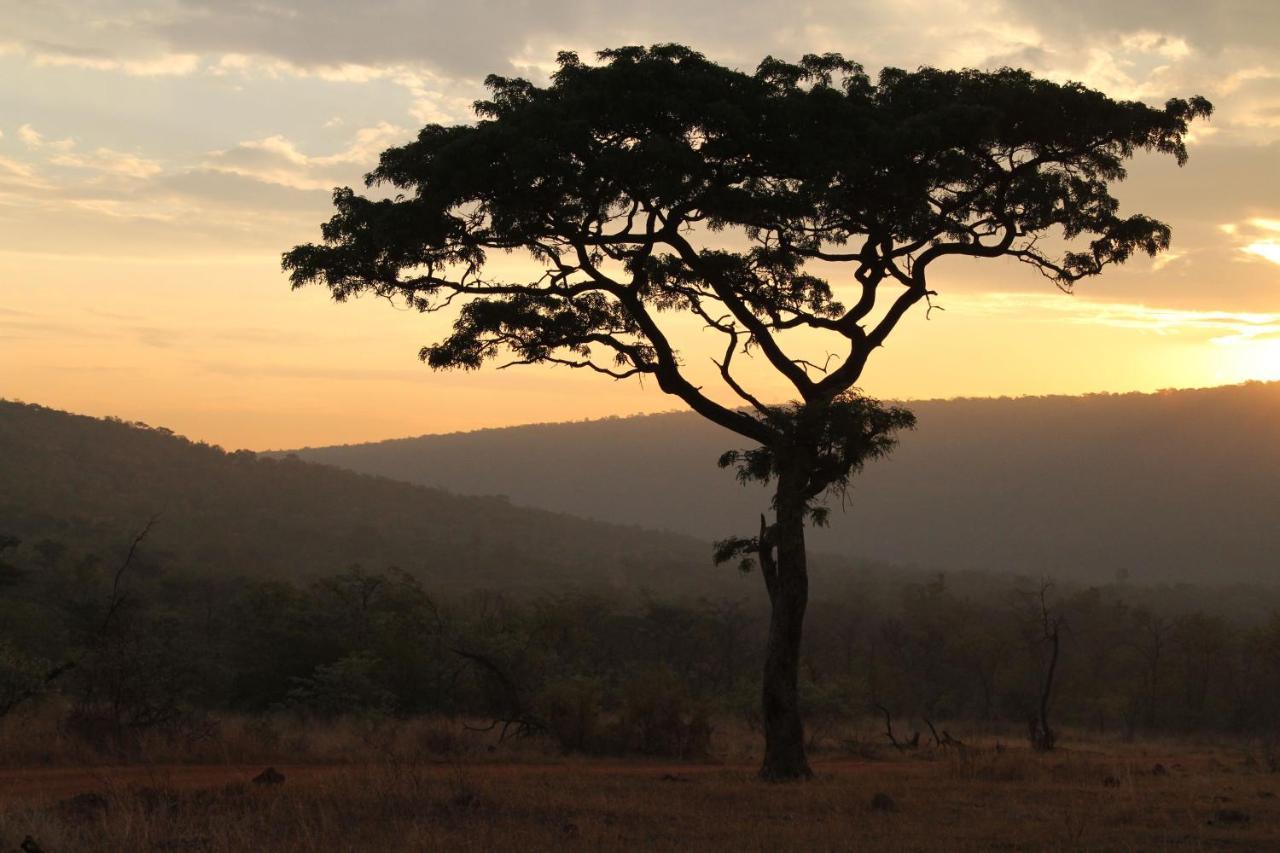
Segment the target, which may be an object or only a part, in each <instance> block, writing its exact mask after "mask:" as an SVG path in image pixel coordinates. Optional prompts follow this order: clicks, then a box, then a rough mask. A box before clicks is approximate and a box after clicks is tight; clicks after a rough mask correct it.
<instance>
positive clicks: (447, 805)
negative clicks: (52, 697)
mask: <svg viewBox="0 0 1280 853" xmlns="http://www.w3.org/2000/svg"><path fill="white" fill-rule="evenodd" d="M875 740H876V736H875V734H874V730H873V727H872V725H871V724H870V723H868V725H867V727H866V728H865V731H863V732H862V733H861V734H859V735H857V736H856V737H854V738H851V739H849V740H847V741H844V742H840V743H837V742H834V741H833V742H831V743H829V744H828V746H827V748H826V749H824V750H822V751H820V752H819V753H818V754H816V755H815V763H814V766H815V770H816V771H817V778H815V779H814V780H813V781H811V782H807V783H803V784H795V785H765V784H762V783H759V782H757V781H755V779H754V778H753V775H752V771H753V769H754V767H753V765H754V761H753V758H752V756H751V755H750V750H751V748H752V745H753V743H754V741H753V740H752V739H751V738H750V736H749V734H748V733H745V732H735V733H733V734H732V736H728V735H726V734H722V735H721V737H720V738H719V740H718V741H717V743H718V746H719V747H720V749H721V754H720V755H719V756H718V758H717V759H715V760H713V761H707V762H702V763H679V764H676V763H671V762H662V763H659V762H653V761H646V760H640V759H637V760H627V761H619V760H604V759H600V760H596V759H582V758H562V757H559V756H556V755H554V754H552V753H550V752H549V751H548V750H547V748H546V746H545V745H540V744H537V743H532V742H527V741H526V742H523V743H521V744H519V745H517V746H515V747H509V746H502V747H498V748H495V749H492V750H490V749H489V745H488V743H489V742H487V741H483V740H480V739H479V737H478V736H469V737H461V736H459V735H458V733H457V729H456V728H454V727H450V726H448V725H446V724H444V723H424V722H417V723H382V724H379V725H360V724H355V723H352V724H345V725H337V726H334V725H329V726H319V725H313V726H306V727H302V726H298V725H297V724H285V723H281V724H280V725H278V726H276V725H267V724H263V723H261V722H257V723H253V722H250V723H246V722H244V721H228V722H226V723H224V724H223V726H222V727H221V729H220V730H219V731H218V732H216V733H213V734H209V735H208V736H206V737H204V738H203V739H201V740H200V741H198V742H196V743H186V744H172V743H166V742H163V741H159V740H157V741H155V742H150V743H143V744H137V745H135V747H134V749H133V750H132V753H131V756H130V758H129V759H128V761H122V760H121V759H120V758H119V757H118V756H117V757H110V756H107V755H104V754H102V753H100V752H93V751H90V750H88V749H87V748H86V747H83V746H82V745H78V744H73V743H71V742H70V741H68V740H67V739H66V738H65V737H64V736H62V735H61V734H59V733H57V732H56V731H54V730H52V729H50V728H49V727H47V726H45V727H42V726H41V725H40V722H39V721H38V720H35V721H33V720H27V721H9V722H8V723H6V724H5V726H3V727H0V759H3V762H4V769H3V770H0V851H13V850H17V849H19V845H20V844H21V843H22V841H23V840H24V839H25V838H26V837H27V836H31V837H32V838H33V839H34V840H35V841H36V842H37V843H38V844H39V846H40V848H41V849H43V850H46V851H49V853H71V851H86V853H88V851H111V853H119V851H302V850H324V851H373V850H376V851H394V850H459V851H466V850H575V849H577V850H592V851H595V850H637V849H639V850H676V849H694V850H761V851H765V850H769V851H773V850H806V851H808V850H813V851H820V850H893V851H897V850H947V851H967V850H973V851H980V850H981V851H986V850H1064V851H1066V850H1071V851H1075V850H1098V851H1102V850H1114V851H1130V850H1220V849H1234V850H1280V798H1278V796H1277V795H1280V774H1275V773H1272V772H1269V769H1268V766H1269V763H1268V759H1269V758H1272V759H1273V758H1274V756H1273V755H1271V754H1269V753H1268V754H1264V751H1263V750H1261V749H1259V748H1257V745H1251V744H1248V743H1244V742H1240V743H1228V742H1221V743H1217V744H1213V743H1175V742H1148V743H1138V744H1123V743H1118V742H1112V741H1104V740H1094V741H1087V740H1083V739H1081V738H1078V737H1071V736H1069V737H1066V738H1064V741H1065V743H1064V746H1063V747H1062V748H1061V749H1060V750H1059V751H1057V752H1055V753H1053V754H1050V755H1037V754H1034V753H1032V752H1030V751H1029V750H1027V749H1025V748H1024V747H1022V746H1021V745H1020V744H1017V743H1014V742H1012V741H1008V740H1005V741H1004V742H1003V743H1004V744H1005V745H1003V746H1001V748H1000V749H997V746H996V744H997V743H998V742H999V741H997V740H995V739H994V738H991V737H987V738H975V739H974V741H973V744H972V745H970V746H968V747H966V748H964V749H956V748H950V749H946V750H930V749H927V748H921V749H920V750H918V751H916V752H913V753H906V754H898V753H895V752H893V751H892V750H884V749H883V748H881V747H878V746H875V745H874V744H875ZM724 744H728V746H725V745H724ZM179 748H180V749H181V751H180V752H179V751H178V750H179ZM268 762H269V763H270V764H271V765H273V766H275V767H276V768H277V769H278V770H279V771H280V772H281V773H282V774H283V775H284V777H285V779H284V781H283V782H282V783H279V784H274V785H266V784H255V783H254V782H252V781H251V780H252V779H253V778H254V777H255V776H256V775H258V774H259V772H260V771H262V770H263V768H264V766H266V765H267V763H268ZM878 794H885V795H888V799H889V800H890V801H891V803H890V804H888V805H887V807H886V806H885V804H882V805H881V807H876V806H873V799H875V798H876V795H878Z"/></svg>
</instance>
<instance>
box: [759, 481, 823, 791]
mask: <svg viewBox="0 0 1280 853" xmlns="http://www.w3.org/2000/svg"><path fill="white" fill-rule="evenodd" d="M801 482H803V480H802V479H801V478H800V477H799V476H797V475H794V474H788V473H783V474H782V475H781V476H780V477H779V479H778V491H777V496H776V498H775V511H776V517H777V520H776V523H775V525H774V527H773V530H772V532H771V535H770V537H769V539H770V540H771V541H770V542H768V543H767V545H764V546H762V548H761V555H762V557H764V556H766V553H767V552H771V551H772V550H773V548H775V547H776V549H777V558H776V561H775V560H774V559H773V558H772V555H771V554H768V560H767V562H766V561H765V560H763V559H762V564H763V565H762V570H763V574H764V577H765V586H766V587H767V589H768V591H769V603H770V605H771V613H770V618H769V641H768V645H767V647H766V649H765V663H764V689H763V696H762V699H763V706H762V707H763V712H764V738H765V751H764V764H763V766H761V768H760V778H762V779H765V780H766V781H770V782H786V781H792V780H796V779H807V778H809V777H811V776H812V775H813V771H812V770H810V769H809V761H808V758H807V757H806V756H805V749H804V724H803V722H802V721H801V719H800V702H799V690H798V681H799V671H800V640H801V636H802V633H803V627H804V614H805V608H806V607H807V606H808V603H809V572H808V565H807V560H806V554H805V542H804V510H805V504H804V497H803V494H802V492H801V490H800V483H801Z"/></svg>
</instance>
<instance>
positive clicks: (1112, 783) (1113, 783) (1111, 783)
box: [1102, 776, 1120, 788]
mask: <svg viewBox="0 0 1280 853" xmlns="http://www.w3.org/2000/svg"><path fill="white" fill-rule="evenodd" d="M1102 784H1103V785H1105V786H1106V787H1108V788H1119V787H1120V780H1119V779H1117V778H1116V777H1114V776H1108V777H1107V778H1105V779H1103V780H1102Z"/></svg>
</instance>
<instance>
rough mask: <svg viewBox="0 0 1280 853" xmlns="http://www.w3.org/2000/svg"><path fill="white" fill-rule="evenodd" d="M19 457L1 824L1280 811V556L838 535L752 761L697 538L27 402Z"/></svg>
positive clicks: (1084, 820) (91, 832) (587, 842)
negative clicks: (792, 778)
mask: <svg viewBox="0 0 1280 853" xmlns="http://www.w3.org/2000/svg"><path fill="white" fill-rule="evenodd" d="M0 483H3V486H4V488H0V605H2V606H0V851H13V850H16V849H23V850H24V853H36V851H40V850H44V851H48V852H49V853H72V851H76V852H77V853H78V851H89V853H93V851H112V853H115V851H153V850H154V851H177V850H192V851H250V850H252V851H295V850H297V851H301V850H335V851H341V850H352V851H363V850H415V849H417V850H545V849H583V850H630V849H659V850H661V849H696V850H743V849H747V850H857V849H869V850H932V849H951V850H991V849H1007V850H1028V849H1036V850H1038V849H1045V850H1117V851H1122V850H1200V849H1209V848H1213V849H1217V848H1222V847H1227V848H1234V849H1242V850H1266V849H1280V804H1278V803H1277V800H1276V797H1277V796H1280V738H1278V737H1277V723H1276V721H1277V720H1280V592H1278V591H1277V589H1276V587H1274V585H1268V584H1264V583H1256V584H1252V585H1245V584H1240V583H1230V582H1229V581H1228V580H1226V579H1224V580H1223V581H1222V582H1220V583H1217V584H1210V583H1209V582H1204V583H1198V584H1191V583H1165V584H1144V583H1141V582H1138V581H1136V580H1131V579H1129V578H1127V577H1123V576H1117V577H1116V578H1115V579H1114V580H1111V581H1108V582H1106V583H1097V584H1086V583H1083V582H1081V581H1079V580H1074V581H1073V580H1071V579H1070V578H1060V579H1055V578H1054V577H1052V576H1048V577H1046V576H1045V575H1044V574H1041V573H1037V574H1038V575H1039V576H1034V575H1033V576H1016V575H1008V574H1001V573H998V572H964V571H961V572H949V573H941V572H934V571H929V570H927V569H925V568H924V567H917V568H914V569H908V568H902V567H895V566H890V565H883V564H879V565H877V564H870V563H864V562H858V561H856V560H853V559H852V558H850V557H848V556H847V555H845V556H836V557H832V556H830V555H819V556H818V557H816V558H815V596H814V599H813V601H812V602H811V603H810V606H809V612H808V616H807V624H806V634H805V643H804V646H803V649H802V656H801V669H800V674H799V687H800V691H801V699H802V707H803V710H804V715H805V723H806V733H807V736H808V739H809V741H810V744H809V745H810V753H811V757H812V760H813V769H814V770H815V772H816V776H815V778H814V779H813V780H811V781H808V782H803V783H798V784H791V785H766V784H764V783H761V782H759V781H757V779H756V771H757V769H758V768H759V767H760V764H761V747H762V741H763V737H762V731H761V719H760V671H761V657H762V650H763V649H764V647H765V640H766V637H767V634H768V630H769V620H768V614H767V609H766V608H765V607H764V606H763V602H762V600H761V598H762V589H761V587H762V584H760V580H759V577H758V576H757V575H756V574H749V575H745V576H744V575H741V574H740V573H739V572H737V571H735V569H734V568H733V567H730V566H723V567H719V568H716V567H714V566H712V565H711V560H710V552H711V546H710V543H707V542H700V541H698V540H696V539H693V538H691V537H684V536H678V535H674V534H664V533H653V532H650V531H645V530H643V529H641V528H638V527H630V528H628V527H622V526H617V525H607V524H603V523H599V522H590V521H585V520H581V519H574V518H572V517H570V516H564V515H558V514H555V513H551V512H546V511H536V510H530V509H525V508H521V507H519V506H517V505H513V504H511V503H510V502H507V501H504V500H502V499H498V498H460V497H458V496H456V495H451V494H449V493H447V492H442V491H437V490H430V489H425V488H422V487H420V486H413V485H409V484H406V483H396V482H394V481H391V480H386V479H379V478H374V477H369V476H364V475H358V474H355V473H351V472H346V471H341V470H338V469H335V468H328V467H326V466H323V465H319V464H315V463H309V462H305V461H302V460H299V459H282V460H277V459H269V458H259V457H256V456H255V455H254V454H251V453H243V452H242V453H226V452H224V451H222V450H221V449H218V448H214V447H209V446H207V445H200V444H196V443H192V442H188V441H186V440H184V439H181V438H179V437H177V436H173V435H170V434H168V433H167V432H166V431H164V430H158V429H154V428H149V427H145V426H143V425H138V424H127V423H123V422H119V421H101V420H95V419H91V418H80V417H75V416H70V415H66V414H63V413H57V412H52V411H51V410H47V409H41V408H40V407H35V406H25V405H18V404H3V405H0ZM1030 565H1035V564H1034V563H1032V564H1030ZM1046 715H1047V718H1046ZM886 717H887V718H888V719H889V721H890V723H891V725H892V730H893V732H894V738H893V739H891V738H890V737H889V733H888V731H886ZM1029 722H1031V723H1035V724H1037V725H1040V724H1048V726H1051V728H1052V730H1053V733H1054V734H1055V735H1056V737H1055V738H1053V739H1052V740H1056V743H1051V744H1048V745H1049V746H1052V747H1053V748H1052V749H1051V750H1047V751H1035V750H1033V749H1032V748H1031V746H1030V743H1029V738H1028V723H1029ZM477 728H478V729H482V731H476V730H474V729H477ZM1044 728H1045V726H1044V725H1041V729H1044ZM935 730H936V732H937V736H936V737H935V735H934V732H935ZM504 731H505V734H506V735H507V736H506V737H503V733H504ZM917 731H918V732H920V735H919V736H918V738H917V737H916V735H915V732H917ZM948 732H949V734H948ZM895 740H896V744H897V745H895V743H894V741H895ZM939 741H943V742H947V745H946V746H942V745H941V744H940V743H939ZM951 741H960V742H962V744H960V743H953V742H951ZM913 744H914V746H913ZM1045 745H1046V744H1043V743H1042V744H1041V746H1045ZM268 768H274V773H278V774H280V776H281V777H283V778H277V779H275V784H268V783H266V782H267V781H269V779H264V782H263V783H259V782H255V781H254V780H255V779H258V778H260V777H263V774H264V771H266V770H267V769H268ZM271 776H273V774H266V777H271ZM878 795H882V796H878ZM28 839H30V840H29V841H28ZM24 843H25V844H26V847H25V848H21V845H23V844H24Z"/></svg>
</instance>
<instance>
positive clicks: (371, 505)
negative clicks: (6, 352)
mask: <svg viewBox="0 0 1280 853" xmlns="http://www.w3.org/2000/svg"><path fill="white" fill-rule="evenodd" d="M157 513H158V514H159V515H160V518H159V521H158V522H157V524H156V526H155V528H154V530H153V531H152V533H151V535H150V536H149V537H148V539H147V542H146V547H145V551H146V554H147V559H148V561H149V562H151V563H152V564H155V565H159V566H163V567H165V568H167V569H175V570H190V571H197V572H211V573H219V574H237V575H241V574H243V575H253V576H257V577H266V578H271V577H278V578H285V577H300V576H301V577H305V576H312V575H318V574H332V573H335V572H338V571H341V570H343V569H345V568H347V567H349V566H350V565H352V564H354V563H360V564H363V565H364V566H365V567H367V568H369V569H371V570H381V569H385V568H387V567H389V566H398V567H400V568H403V569H405V570H406V571H410V572H412V573H414V574H416V575H418V576H419V577H421V578H422V579H423V580H424V581H426V582H427V583H428V584H429V585H430V588H432V589H435V590H442V589H444V590H447V589H455V590H457V589H474V588H488V589H514V590H528V589H533V588H546V587H548V586H556V585H564V584H580V585H589V586H606V587H610V588H615V589H619V588H628V589H633V590H634V589H640V588H649V589H653V590H655V591H664V592H667V593H689V592H696V591H699V590H708V589H713V588H714V589H718V590H721V591H725V590H732V591H742V592H744V593H750V594H755V593H756V587H757V586H758V584H759V581H758V579H742V578H740V577H738V576H736V574H735V573H734V572H733V571H732V570H729V569H727V568H724V567H721V568H716V567H713V566H712V565H711V561H710V554H711V548H710V545H709V544H707V543H706V542H699V541H697V540H695V539H692V538H690V537H687V536H682V535H677V534H672V533H654V532H651V531H644V530H640V529H638V528H635V527H624V526H618V525H610V524H604V523H601V522H596V521H584V520H582V519H577V518H572V517H569V516H567V515H563V514H558V513H554V512H547V511H542V510H536V509H526V508H521V507H515V506H512V505H510V504H509V503H508V502H507V501H506V500H504V499H500V498H493V497H489V498H484V497H462V496H458V495H453V494H448V493H446V492H443V491H440V490H438V489H430V488H424V487H421V486H415V485H410V484H407V483H403V482H397V481H393V480H388V479H383V478H378V477H372V476H366V475H361V474H354V473H351V472H349V471H344V470H340V469H338V468H330V467H327V466H323V465H319V464H315V463H311V462H304V461H301V460H298V459H260V458H256V457H255V455H254V454H252V453H249V452H247V451H241V452H237V453H226V452H224V451H222V450H221V449H219V448H216V447H211V446H209V445H206V444H198V443H193V442H190V441H188V440H186V439H183V438H180V437H177V436H174V435H172V434H171V433H169V432H168V431H166V430H158V429H151V428H148V427H145V426H143V425H137V424H129V423H124V422H121V421H118V420H99V419H95V418H88V417H82V416H78V415H70V414H66V413H64V412H58V411H53V410H51V409H46V408H41V407H39V406H33V405H25V404H20V403H13V402H5V401H0V536H9V537H14V538H17V539H20V540H23V541H24V542H25V543H27V547H30V546H32V545H36V544H38V543H40V542H41V541H44V540H47V541H48V542H49V543H53V544H52V545H51V546H50V547H54V548H70V549H71V550H73V551H74V552H76V553H87V552H96V553H98V554H100V555H103V558H104V559H110V560H111V561H112V562H113V563H114V562H115V561H117V560H119V558H120V555H121V554H122V553H123V551H124V549H125V547H126V546H127V543H128V541H129V540H130V539H131V537H132V536H133V534H134V533H135V532H136V531H137V530H138V529H140V528H141V526H142V525H143V524H144V523H145V522H146V520H147V519H148V518H150V517H151V516H152V515H153V514H157Z"/></svg>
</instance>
